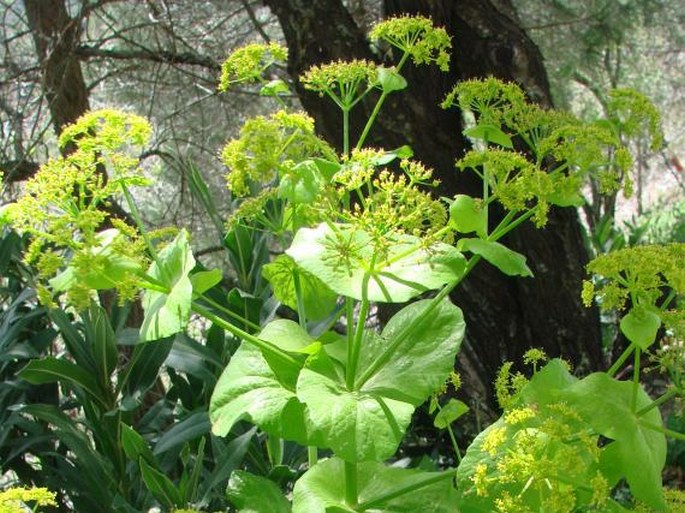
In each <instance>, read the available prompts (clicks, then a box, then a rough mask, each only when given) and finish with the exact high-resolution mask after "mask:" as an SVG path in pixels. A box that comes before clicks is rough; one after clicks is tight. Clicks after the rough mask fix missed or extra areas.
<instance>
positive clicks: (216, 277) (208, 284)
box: [190, 269, 223, 295]
mask: <svg viewBox="0 0 685 513" xmlns="http://www.w3.org/2000/svg"><path fill="white" fill-rule="evenodd" d="M222 278H223V275H222V274H221V269H212V270H211V271H200V272H198V273H195V274H192V275H191V276H190V283H191V284H192V286H193V294H196V295H200V294H204V293H205V292H207V291H208V290H209V289H211V288H212V287H214V286H215V285H217V284H219V283H220V282H221V279H222Z"/></svg>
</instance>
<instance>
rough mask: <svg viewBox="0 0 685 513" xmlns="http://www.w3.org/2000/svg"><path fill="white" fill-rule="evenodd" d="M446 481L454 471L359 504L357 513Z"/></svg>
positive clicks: (452, 475) (451, 477)
mask: <svg viewBox="0 0 685 513" xmlns="http://www.w3.org/2000/svg"><path fill="white" fill-rule="evenodd" d="M447 479H454V471H446V472H441V473H439V474H437V475H435V476H431V477H429V478H427V479H425V480H423V481H420V482H418V483H413V484H411V485H409V486H407V487H405V488H400V489H399V490H393V491H392V492H388V493H386V494H385V495H381V496H380V497H378V498H376V499H374V500H372V501H368V502H362V503H361V504H359V508H358V509H359V511H367V510H369V509H374V508H381V507H382V506H383V505H384V504H385V503H386V502H388V501H390V500H392V499H395V498H397V497H401V496H402V495H406V494H408V493H411V492H413V491H416V490H420V489H421V488H425V487H426V486H430V485H432V484H435V483H439V482H440V481H445V480H447Z"/></svg>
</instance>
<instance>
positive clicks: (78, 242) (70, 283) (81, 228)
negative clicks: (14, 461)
mask: <svg viewBox="0 0 685 513" xmlns="http://www.w3.org/2000/svg"><path fill="white" fill-rule="evenodd" d="M151 132H152V129H151V127H150V124H149V123H148V122H147V121H146V120H145V119H143V118H141V117H139V116H135V115H132V114H126V113H123V112H118V111H114V110H108V109H105V110H98V111H93V112H89V113H87V114H85V115H84V116H83V117H81V118H80V119H78V120H77V121H76V123H74V124H73V125H71V126H68V127H66V128H65V129H64V131H63V132H62V134H61V136H60V138H59V143H60V146H61V147H62V148H65V147H67V146H69V147H70V148H71V150H72V151H71V152H70V153H68V154H67V155H66V156H61V157H58V158H55V159H52V160H49V161H48V162H47V163H45V164H44V165H43V166H41V168H40V169H39V170H38V172H37V173H36V174H35V175H34V176H33V177H32V178H31V179H30V180H28V181H27V183H26V187H25V191H24V194H23V196H22V197H21V198H20V199H19V200H18V201H17V202H16V203H14V204H12V205H10V206H9V208H8V211H7V215H6V217H7V218H8V220H9V222H10V223H11V224H12V225H13V226H14V228H16V229H17V230H18V231H21V232H24V233H27V234H29V235H30V236H31V239H32V240H31V243H30V245H29V248H28V250H27V252H26V254H25V257H24V259H25V261H26V263H28V264H31V265H34V266H35V267H36V269H37V270H38V277H39V280H40V284H39V287H38V291H39V295H40V297H41V300H42V301H44V302H46V303H50V302H51V296H52V291H56V292H66V293H67V295H68V296H69V298H70V299H71V302H72V303H73V304H76V305H77V306H85V305H86V304H87V303H88V301H89V296H90V291H91V290H92V289H98V288H117V289H119V291H120V292H121V293H122V295H121V299H122V300H123V299H125V298H128V297H130V296H131V294H132V291H133V289H134V288H135V287H132V286H131V283H130V280H132V278H131V276H132V275H131V274H130V271H133V270H134V269H137V268H139V267H140V266H142V265H143V261H144V257H143V256H142V254H143V252H142V250H141V248H142V245H141V243H140V242H139V241H138V235H137V232H136V230H135V229H133V228H131V227H129V226H126V225H125V224H124V223H123V222H121V221H119V220H117V219H113V218H111V217H110V215H109V213H108V211H107V208H108V207H109V205H110V200H111V198H112V197H113V196H115V195H116V194H118V193H120V192H121V187H122V186H130V185H142V184H146V183H147V179H146V178H145V177H144V176H143V174H142V171H141V170H140V168H139V166H138V159H137V158H136V156H134V152H137V151H138V150H139V149H140V148H141V147H142V146H143V145H144V144H146V142H147V140H148V139H149V137H150V134H151ZM106 224H109V225H111V226H112V229H111V230H109V231H108V232H107V233H106V234H102V233H100V230H101V229H102V227H103V225H106ZM113 269H117V271H116V272H115V273H114V274H113V275H111V276H109V277H107V273H108V272H110V271H112V270H113ZM124 271H127V272H124ZM61 272H62V275H61V279H59V280H58V281H57V283H58V286H57V287H55V286H54V282H53V285H49V284H48V282H49V281H50V280H52V279H54V278H55V277H56V276H57V275H58V274H60V273H61ZM63 272H67V273H68V275H67V276H65V275H64V274H63ZM124 276H128V278H124ZM79 277H90V282H89V281H88V279H86V280H83V279H79ZM119 278H121V279H119ZM103 280H104V281H103Z"/></svg>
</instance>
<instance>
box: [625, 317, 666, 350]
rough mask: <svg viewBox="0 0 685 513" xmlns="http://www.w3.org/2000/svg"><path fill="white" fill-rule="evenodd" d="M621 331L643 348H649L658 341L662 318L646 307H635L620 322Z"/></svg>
mask: <svg viewBox="0 0 685 513" xmlns="http://www.w3.org/2000/svg"><path fill="white" fill-rule="evenodd" d="M620 327H621V333H623V334H624V335H625V336H626V338H627V339H628V340H630V341H631V342H632V343H633V344H635V345H636V346H638V347H639V348H640V349H642V350H647V349H648V348H649V346H651V345H652V344H653V343H654V342H655V341H656V335H657V332H658V331H659V328H660V327H661V318H660V317H659V316H658V315H657V314H656V313H654V312H650V311H649V310H647V309H645V308H640V307H634V308H633V309H631V310H630V312H628V314H626V315H625V316H624V317H623V319H621V323H620Z"/></svg>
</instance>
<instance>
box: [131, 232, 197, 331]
mask: <svg viewBox="0 0 685 513" xmlns="http://www.w3.org/2000/svg"><path fill="white" fill-rule="evenodd" d="M158 257H159V262H160V265H161V269H160V268H159V266H158V265H157V263H156V262H154V263H153V264H152V265H151V266H150V269H149V270H148V274H149V275H150V276H152V277H153V278H156V279H157V280H159V281H160V282H161V283H163V284H164V286H165V287H167V288H168V290H169V291H168V292H167V293H164V292H158V291H156V290H147V291H146V292H145V295H144V296H143V309H144V310H145V319H144V320H143V325H142V326H141V328H140V338H141V341H143V342H148V341H151V340H159V339H161V338H165V337H169V336H171V335H174V334H175V333H178V332H179V331H183V330H184V329H185V327H186V325H187V324H188V319H189V318H190V306H191V302H192V297H193V285H192V283H191V281H190V278H189V276H188V275H189V274H190V271H191V270H192V269H193V267H195V258H193V253H192V251H191V249H190V244H189V242H188V234H187V232H186V231H185V230H181V231H180V232H179V234H178V235H177V236H176V238H175V239H174V240H173V241H172V242H171V243H170V244H169V245H168V246H166V247H165V248H164V249H163V250H162V251H160V252H159V255H158Z"/></svg>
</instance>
